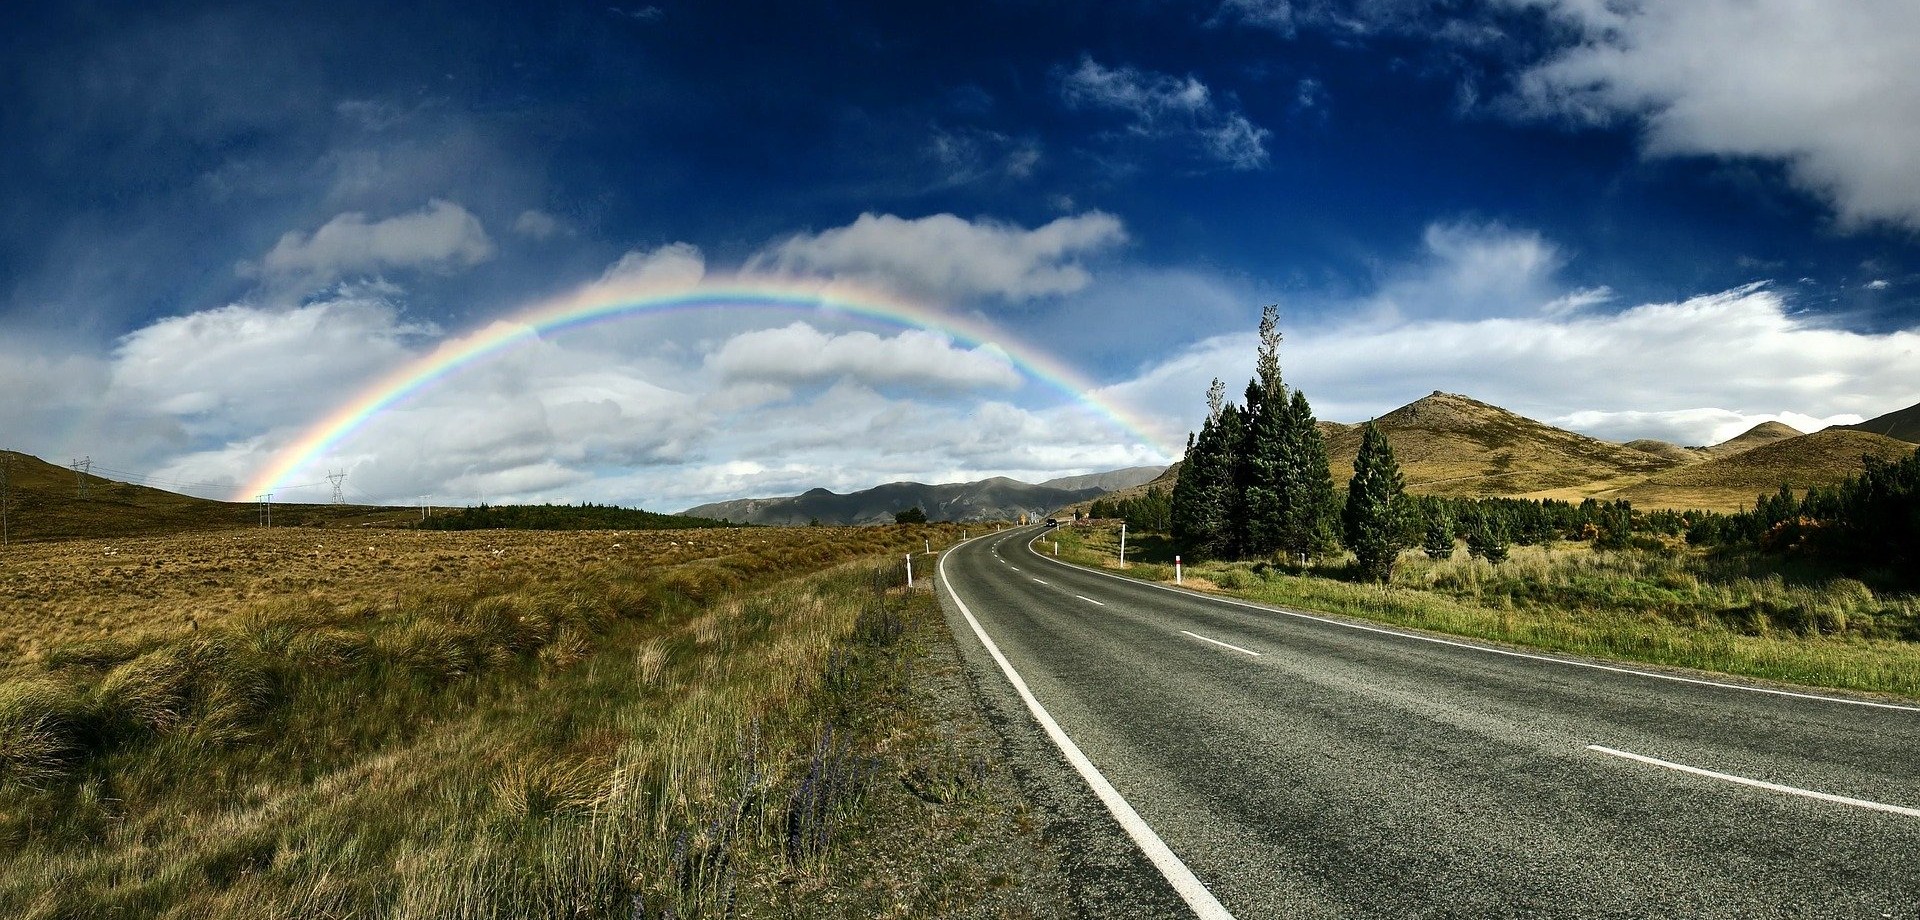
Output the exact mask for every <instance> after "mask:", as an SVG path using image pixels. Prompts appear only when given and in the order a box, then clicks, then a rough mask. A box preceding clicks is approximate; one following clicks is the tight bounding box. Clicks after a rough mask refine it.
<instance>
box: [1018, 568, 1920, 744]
mask: <svg viewBox="0 0 1920 920" xmlns="http://www.w3.org/2000/svg"><path fill="white" fill-rule="evenodd" d="M1035 539H1038V538H1037V537H1036V538H1035ZM1027 550H1028V552H1031V553H1032V554H1033V555H1034V556H1036V557H1038V558H1039V559H1041V560H1042V561H1045V562H1051V563H1053V564H1054V565H1064V566H1067V567H1068V568H1072V569H1077V570H1079V571H1082V572H1086V573H1088V574H1091V575H1099V576H1101V577H1103V578H1113V579H1117V580H1119V581H1124V582H1128V583H1129V584H1136V585H1140V586H1142V587H1147V588H1155V589H1158V590H1161V591H1168V592H1171V593H1174V594H1178V595H1181V596H1182V597H1190V598H1195V599H1197V600H1205V601H1212V602H1214V603H1216V604H1228V605H1231V606H1234V607H1245V608H1246V609H1248V610H1261V611H1265V612H1267V613H1280V614H1285V615H1287V616H1290V617H1297V618H1299V619H1302V620H1313V621H1316V622H1320V623H1327V624H1330V625H1333V626H1341V627H1345V628H1347V629H1358V630H1361V631H1364V632H1370V633H1379V634H1381V635H1383V636H1398V637H1400V638H1402V639H1417V640H1419V641H1421V642H1432V643H1434V644H1435V645H1451V646H1453V647H1455V648H1465V649H1472V650H1474V651H1476V652H1486V653H1487V654H1490V655H1505V656H1507V657H1509V658H1525V659H1527V660H1529V661H1546V662H1551V663H1553V664H1564V665H1570V666H1572V667H1576V668H1591V669H1593V670H1595V671H1611V672H1613V673H1615V674H1631V675H1633V676H1635V677H1651V678H1653V679H1655V680H1670V681H1674V682H1675V683H1682V684H1695V685H1698V686H1702V687H1719V688H1720V689H1722V690H1740V691H1744V692H1746V693H1765V694H1769V695H1772V696H1790V697H1794V698H1795V699H1802V700H1819V701H1821V702H1823V703H1842V704H1845V705H1848V706H1869V707H1872V708H1874V709H1897V710H1900V711H1902V712H1920V706H1902V705H1900V704H1899V703H1878V702H1874V701H1873V700H1850V699H1847V698H1846V697H1842V696H1821V695H1820V694H1818V693H1797V692H1795V691H1792V690H1774V689H1771V688H1768V687H1745V686H1741V685H1740V684H1725V683H1721V682H1719V681H1715V680H1701V679H1700V678H1697V677H1681V676H1679V675H1677V674H1661V673H1658V672H1655V671H1636V670H1634V669H1633V668H1622V667H1616V666H1614V665H1607V664H1596V663H1594V662H1590V661H1575V660H1573V659H1571V658H1555V657H1553V656H1552V655H1534V654H1529V653H1527V652H1515V651H1509V650H1507V649H1503V648H1493V647H1491V646H1486V645H1475V644H1473V643H1471V642H1458V641H1455V640H1453V639H1442V638H1439V637H1438V636H1423V635H1420V634H1419V633H1409V632H1401V631H1399V630H1397V629H1383V628H1381V627H1378V626H1366V625H1363V624H1360V623H1348V622H1345V621H1343V620H1336V619H1333V618H1332V617H1323V616H1315V615H1313V614H1311V613H1301V612H1300V611H1298V610H1288V609H1286V608H1284V607H1269V606H1267V605H1265V604H1255V603H1252V602H1249V601H1243V600H1240V599H1238V598H1232V597H1219V596H1216V595H1212V594H1202V593H1200V592H1198V591H1194V590H1191V589H1188V588H1176V587H1173V586H1172V585H1162V584H1155V583H1153V582H1151V581H1142V580H1140V579H1138V578H1128V577H1126V576H1125V575H1115V574H1113V573H1111V572H1102V571H1100V570H1099V569H1091V568H1088V567H1086V566H1084V565H1076V564H1074V563H1071V562H1061V561H1060V560H1058V559H1048V558H1047V557H1046V555H1045V554H1043V553H1040V552H1037V551H1034V549H1033V547H1032V546H1031V545H1029V546H1028V547H1027Z"/></svg>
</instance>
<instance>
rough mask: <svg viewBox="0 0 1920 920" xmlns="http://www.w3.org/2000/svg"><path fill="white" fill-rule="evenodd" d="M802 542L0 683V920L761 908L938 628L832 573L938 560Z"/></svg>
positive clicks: (566, 578)
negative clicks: (878, 700) (918, 628)
mask: <svg viewBox="0 0 1920 920" xmlns="http://www.w3.org/2000/svg"><path fill="white" fill-rule="evenodd" d="M808 530H809V531H811V533H802V532H799V531H790V532H785V533H781V532H764V531H759V532H750V531H725V532H722V536H720V537H719V538H716V535H715V534H713V533H706V534H701V533H700V532H695V534H696V535H695V536H692V537H691V538H689V537H688V536H686V535H681V539H682V540H683V541H684V540H688V539H692V540H694V541H697V542H698V543H699V544H703V545H696V546H694V547H691V548H689V549H688V550H687V551H685V552H682V553H680V554H679V555H678V556H677V557H676V556H674V555H673V554H663V555H667V556H668V557H669V558H679V559H681V560H682V561H680V562H678V563H673V564H665V565H654V566H641V565H635V564H634V561H633V560H632V559H617V558H616V559H609V558H601V559H596V560H593V561H590V562H586V561H577V562H576V563H575V564H573V565H572V566H570V567H565V568H556V567H547V568H543V569H540V570H538V571H535V570H533V569H530V568H529V569H523V570H514V569H505V568H503V569H500V570H492V569H489V570H487V571H486V572H484V573H480V574H478V575H477V576H476V577H472V578H469V579H466V580H463V581H458V582H448V583H443V582H439V581H437V580H421V581H415V582H410V583H406V584H404V585H400V586H395V585H391V584H383V585H381V586H379V587H377V588H373V589H371V590H362V589H354V590H339V591H338V593H337V594H334V595H332V596H328V595H323V594H313V595H308V596H304V597H295V598H282V599H274V600H262V601H256V602H245V603H238V604H236V607H237V609H236V610H235V611H234V612H232V613H230V614H227V615H225V616H221V617H216V618H210V619H209V620H208V621H206V622H204V623H202V624H201V625H199V626H198V627H196V628H192V629H189V630H186V631H177V632H172V633H167V632H148V633H141V634H138V635H136V636H134V637H132V638H121V637H112V636H109V637H99V638H89V639H88V640H86V641H84V642H78V643H71V644H53V645H51V646H50V647H48V648H47V653H46V654H44V655H42V656H41V657H40V658H39V659H38V660H37V661H35V662H33V663H31V664H29V665H20V666H17V667H16V668H15V669H14V670H13V671H11V672H7V673H5V674H4V676H0V915H6V916H18V917H73V916H111V915H126V916H151V917H259V916H288V917H295V916H298V917H349V916H355V917H358V916H368V917H373V916H377V917H501V916H559V915H566V916H621V917H629V916H649V917H655V916H682V917H687V916H708V915H721V914H731V915H752V914H753V913H754V911H753V910H749V909H748V908H747V906H746V905H748V904H759V905H763V907H762V908H758V910H760V913H761V915H776V913H778V914H784V913H786V912H787V911H788V910H789V909H791V908H794V907H795V906H796V905H795V903H794V902H793V901H791V900H790V897H789V893H790V892H793V891H812V892H815V893H818V892H820V891H823V890H827V889H828V888H829V887H831V886H830V885H829V881H830V880H832V879H834V878H835V877H836V876H835V873H836V872H837V871H839V870H838V867H837V866H836V865H835V863H834V860H833V858H832V854H833V853H834V852H835V847H836V846H839V845H842V844H844V843H845V841H846V837H847V835H848V833H849V828H851V827H853V826H855V825H856V824H857V823H858V822H859V821H861V820H866V819H865V818H864V817H863V815H864V812H863V808H864V806H865V804H866V802H867V800H868V796H870V795H871V794H873V790H874V789H876V788H886V787H887V786H888V783H886V782H882V781H881V778H882V775H883V771H885V770H888V769H891V768H889V767H887V766H886V763H887V761H886V760H885V757H884V756H883V753H884V751H883V749H882V744H881V742H882V741H884V740H885V739H888V738H890V737H893V736H895V735H898V734H899V732H900V730H901V729H900V725H901V722H900V718H901V717H899V716H898V715H897V714H893V713H889V712H888V711H886V710H885V709H884V708H883V709H879V710H874V708H873V707H872V706H871V702H872V697H873V694H874V693H876V692H878V690H877V689H876V688H880V687H882V686H885V685H890V682H898V681H899V680H901V679H902V678H901V677H900V674H899V672H898V670H897V666H896V659H897V656H898V654H899V648H900V644H901V642H902V638H901V637H902V635H903V633H904V630H905V627H904V625H903V624H904V622H905V618H906V616H907V615H908V614H907V612H906V611H907V610H909V609H920V610H921V615H922V616H928V615H932V616H937V614H928V613H927V611H929V610H931V609H932V608H931V604H930V601H929V600H928V599H927V595H926V594H925V593H924V588H922V589H921V593H920V594H918V595H909V594H908V593H906V591H905V589H904V588H903V587H901V586H900V585H899V584H898V579H899V574H898V572H897V571H895V569H896V566H895V564H894V563H893V562H892V561H891V560H889V561H888V562H886V563H885V564H884V566H883V567H882V568H878V569H876V568H875V567H874V565H875V564H873V563H866V564H858V565H853V566H852V567H847V566H846V565H844V564H842V565H840V566H839V567H833V566H834V564H835V563H841V562H842V561H843V560H848V559H856V558H860V557H870V556H871V555H872V554H873V553H875V552H877V551H884V552H885V553H886V554H887V556H889V557H891V556H892V555H893V554H894V553H895V552H896V551H897V550H898V549H900V548H902V547H904V546H914V547H917V546H918V545H919V543H920V541H921V539H922V538H923V537H930V538H932V539H934V540H935V541H936V542H937V543H945V542H950V540H951V538H952V535H950V534H947V533H946V531H945V529H943V528H939V527H929V528H872V529H868V530H865V531H847V532H842V533H838V534H835V533H833V532H827V533H822V530H824V529H815V528H809V529H808ZM433 536H436V537H439V536H454V537H459V538H467V539H472V540H477V541H488V540H494V541H498V540H499V539H500V536H501V535H500V534H498V533H497V532H490V533H485V534H455V535H433ZM536 536H541V537H545V536H552V535H536ZM559 536H561V537H565V538H571V539H573V540H576V541H581V540H584V541H587V543H586V544H585V545H588V546H593V545H602V546H603V545H604V544H605V543H607V542H612V541H611V540H609V539H608V535H605V534H601V535H593V534H587V535H580V534H566V535H559ZM628 536H629V538H630V535H628ZM596 541H598V542H596ZM432 545H433V547H434V549H433V551H434V552H441V551H443V545H441V544H432ZM509 545H513V546H525V545H527V544H526V543H518V544H515V543H509ZM576 545H579V544H576ZM669 548H670V549H672V548H673V547H669ZM488 555H491V553H490V552H489V553H488ZM580 555H588V554H580ZM552 559H553V555H552V554H549V556H548V560H549V561H551V560H552ZM810 573H811V574H810ZM336 588H338V589H350V588H353V586H350V585H344V584H343V585H337V586H336ZM204 599H211V596H209V597H208V598H204ZM916 604H918V605H920V606H919V608H914V607H913V605H916ZM76 606H78V603H76ZM896 740H897V739H896ZM889 781H890V778H889ZM773 904H778V905H781V907H780V908H779V909H778V910H777V911H776V910H775V909H774V908H770V907H765V905H773Z"/></svg>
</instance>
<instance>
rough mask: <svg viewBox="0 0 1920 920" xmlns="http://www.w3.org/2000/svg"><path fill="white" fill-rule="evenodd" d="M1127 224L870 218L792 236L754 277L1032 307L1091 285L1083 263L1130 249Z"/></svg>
mask: <svg viewBox="0 0 1920 920" xmlns="http://www.w3.org/2000/svg"><path fill="white" fill-rule="evenodd" d="M1126 239H1127V233H1126V229H1125V228H1124V227H1123V226H1122V224H1121V223H1120V219H1119V218H1117V217H1114V216H1113V215H1111V214H1106V213H1102V212H1100V211H1090V212H1088V213H1086V214H1081V215H1077V216H1074V217H1062V218H1059V219H1057V220H1054V221H1052V222H1051V223H1048V224H1045V225H1043V226H1040V227H1036V228H1034V229H1032V230H1027V229H1024V228H1021V227H1017V226H1013V225H1009V224H1003V223H999V222H997V221H993V220H987V219H984V218H983V219H981V220H977V221H967V220H963V219H961V218H959V217H956V216H954V215H952V214H934V215H931V216H929V217H921V218H914V219H907V218H901V217H895V216H894V215H891V214H871V213H869V214H862V215H860V217H859V218H858V219H857V220H855V221H854V222H853V223H851V224H848V225H847V226H844V227H835V228H833V229H830V230H824V231H821V232H820V233H817V234H798V235H795V236H792V237H789V238H788V239H786V240H783V241H781V242H779V243H776V244H774V245H773V246H770V247H768V248H767V249H766V250H765V251H763V252H761V253H760V254H759V255H757V256H755V257H754V258H753V259H752V260H751V261H750V262H749V263H748V269H749V270H750V271H776V272H784V273H824V274H828V275H835V276H844V277H851V278H858V279H861V280H866V281H872V282H877V283H880V284H884V285H887V286H889V287H893V288H897V289H901V290H903V291H905V292H907V293H912V294H919V295H924V296H932V297H939V298H946V299H962V298H968V297H976V296H982V295H985V296H996V297H1002V298H1006V299H1008V300H1025V299H1029V298H1034V297H1044V296H1048V295H1054V294H1065V293H1070V292H1072V291H1077V290H1079V289H1081V288H1083V287H1086V286H1087V283H1088V282H1089V281H1090V280H1091V276H1090V275H1089V274H1088V272H1087V270H1086V269H1085V268H1084V267H1082V266H1081V265H1080V263H1079V262H1078V261H1077V260H1078V259H1079V258H1081V257H1084V256H1089V255H1093V254H1095V253H1099V252H1102V251H1105V250H1108V249H1111V248H1113V247H1115V246H1118V245H1119V244H1121V243H1123V242H1125V241H1126Z"/></svg>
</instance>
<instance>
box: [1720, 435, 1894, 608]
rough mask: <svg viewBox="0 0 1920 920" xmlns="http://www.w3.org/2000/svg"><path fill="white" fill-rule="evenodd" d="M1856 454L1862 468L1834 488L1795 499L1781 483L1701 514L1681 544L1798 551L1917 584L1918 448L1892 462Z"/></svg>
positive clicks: (1845, 567)
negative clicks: (1746, 502) (1739, 506)
mask: <svg viewBox="0 0 1920 920" xmlns="http://www.w3.org/2000/svg"><path fill="white" fill-rule="evenodd" d="M1862 460H1863V462H1864V464H1865V468H1864V469H1863V470H1862V471H1861V472H1860V473H1859V474H1857V475H1854V476H1850V477H1848V478H1847V479H1846V481H1844V482H1842V483H1840V484H1839V485H1837V486H1829V487H1821V486H1815V487H1813V488H1810V489H1808V490H1806V491H1805V492H1804V493H1801V494H1800V495H1799V496H1797V497H1796V496H1795V494H1794V492H1793V490H1792V489H1790V488H1788V487H1786V486H1784V485H1783V486H1781V487H1780V491H1778V492H1776V493H1774V494H1772V495H1763V496H1760V498H1759V500H1758V501H1756V502H1755V503H1754V506H1753V508H1752V509H1750V510H1747V511H1742V512H1739V513H1737V514H1725V515H1720V514H1716V515H1703V516H1701V517H1700V518H1698V519H1697V520H1694V521H1692V522H1691V526H1689V527H1688V529H1687V531H1686V534H1687V542H1689V543H1693V544H1701V545H1708V546H1751V547H1756V548H1758V549H1760V550H1762V551H1766V552H1773V553H1782V554H1794V555H1802V556H1806V557H1808V558H1812V559H1816V560H1819V561H1821V562H1823V563H1825V564H1828V565H1832V566H1835V567H1837V568H1839V569H1841V570H1843V571H1848V572H1854V573H1864V572H1868V571H1874V570H1879V571H1883V572H1887V573H1890V574H1892V575H1893V576H1894V577H1895V578H1896V579H1897V580H1899V581H1902V582H1905V583H1907V584H1920V450H1916V451H1915V452H1914V453H1912V454H1909V455H1907V456H1906V457H1903V458H1901V459H1899V460H1894V461H1887V460H1880V459H1877V458H1874V457H1864V458H1862Z"/></svg>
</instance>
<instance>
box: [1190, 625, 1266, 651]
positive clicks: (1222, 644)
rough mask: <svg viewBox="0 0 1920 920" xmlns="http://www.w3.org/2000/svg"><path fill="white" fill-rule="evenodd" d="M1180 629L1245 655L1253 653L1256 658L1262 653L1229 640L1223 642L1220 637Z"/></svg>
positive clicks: (1196, 637)
mask: <svg viewBox="0 0 1920 920" xmlns="http://www.w3.org/2000/svg"><path fill="white" fill-rule="evenodd" d="M1180 631H1181V632H1183V633H1186V634H1187V635H1189V636H1192V637H1194V638H1195V639H1199V640H1200V641H1202V642H1211V643H1213V644H1214V645H1217V646H1220V647H1221V648H1230V649H1233V650H1234V651H1236V652H1239V653H1241V654H1243V655H1252V656H1253V657H1255V658H1258V657H1260V653H1259V652H1256V651H1254V650H1252V649H1247V648H1241V647H1240V646H1237V645H1233V644H1231V643H1227V642H1222V641H1220V640H1219V639H1209V638H1207V637H1206V636H1203V635H1200V634H1199V633H1190V632H1187V631H1186V630H1184V629H1183V630H1180Z"/></svg>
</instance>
